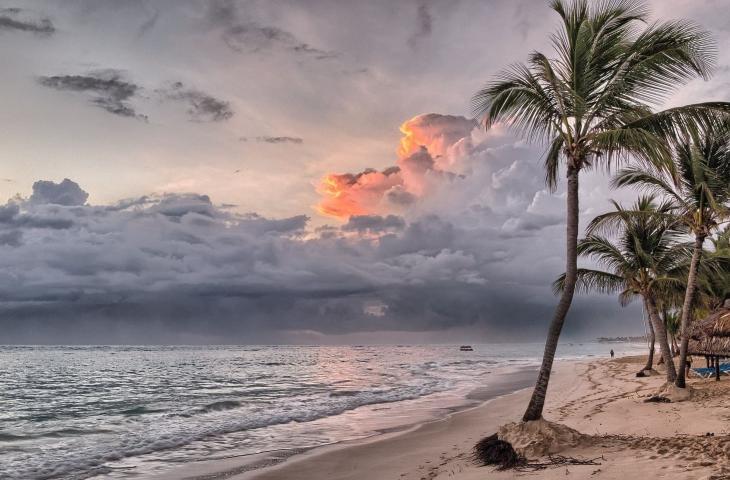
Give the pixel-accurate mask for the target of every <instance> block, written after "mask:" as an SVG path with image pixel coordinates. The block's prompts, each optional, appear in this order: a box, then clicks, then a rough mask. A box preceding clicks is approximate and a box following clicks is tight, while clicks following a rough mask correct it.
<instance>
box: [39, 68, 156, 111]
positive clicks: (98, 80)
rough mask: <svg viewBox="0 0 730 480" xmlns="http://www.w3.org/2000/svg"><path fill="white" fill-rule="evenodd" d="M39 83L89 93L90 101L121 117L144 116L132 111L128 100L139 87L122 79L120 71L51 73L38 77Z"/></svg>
mask: <svg viewBox="0 0 730 480" xmlns="http://www.w3.org/2000/svg"><path fill="white" fill-rule="evenodd" d="M38 81H39V83H40V84H41V85H43V86H44V87H49V88H54V89H56V90H65V91H70V92H81V93H86V94H88V95H90V97H91V98H90V101H91V103H93V104H94V105H96V106H97V107H99V108H103V109H104V110H106V111H107V112H109V113H113V114H114V115H120V116H123V117H137V118H145V117H144V116H143V115H140V114H138V113H137V112H135V111H134V108H132V107H131V106H130V104H129V100H130V99H131V98H132V97H133V96H134V95H135V93H137V91H138V90H139V89H140V87H139V85H136V84H134V83H132V82H130V81H127V80H125V79H124V77H123V75H122V73H121V72H119V71H116V70H104V71H99V72H91V73H89V74H87V75H53V76H46V77H40V78H39V79H38Z"/></svg>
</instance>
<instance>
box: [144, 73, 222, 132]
mask: <svg viewBox="0 0 730 480" xmlns="http://www.w3.org/2000/svg"><path fill="white" fill-rule="evenodd" d="M158 93H160V94H161V95H162V97H163V98H164V99H167V100H175V101H181V102H184V103H186V104H187V105H188V109H187V113H188V115H189V117H190V119H191V120H193V121H195V122H222V121H224V120H229V119H230V118H231V117H233V110H232V109H231V104H230V103H229V102H226V101H224V100H220V99H218V98H215V97H213V96H212V95H209V94H207V93H205V92H201V91H200V90H197V89H194V88H188V87H185V85H183V83H182V82H175V83H173V84H172V85H170V86H169V87H166V88H162V89H160V90H158Z"/></svg>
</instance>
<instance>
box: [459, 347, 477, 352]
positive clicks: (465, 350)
mask: <svg viewBox="0 0 730 480" xmlns="http://www.w3.org/2000/svg"><path fill="white" fill-rule="evenodd" d="M459 350H460V351H462V352H473V351H474V349H473V348H471V345H462V346H460V347H459Z"/></svg>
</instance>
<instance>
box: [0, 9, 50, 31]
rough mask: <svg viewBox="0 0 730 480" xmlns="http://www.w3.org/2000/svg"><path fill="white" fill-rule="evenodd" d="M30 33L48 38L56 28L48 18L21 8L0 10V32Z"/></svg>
mask: <svg viewBox="0 0 730 480" xmlns="http://www.w3.org/2000/svg"><path fill="white" fill-rule="evenodd" d="M2 30H5V31H19V32H30V33H35V34H38V35H43V36H49V35H52V34H54V33H55V32H56V27H55V26H54V25H53V22H51V20H50V19H49V18H46V17H44V16H42V15H40V14H38V13H36V12H33V11H31V10H26V9H23V8H2V9H0V31H2Z"/></svg>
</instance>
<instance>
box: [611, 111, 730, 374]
mask: <svg viewBox="0 0 730 480" xmlns="http://www.w3.org/2000/svg"><path fill="white" fill-rule="evenodd" d="M674 150H675V163H676V168H675V171H676V174H675V176H674V177H672V176H670V175H669V174H668V173H667V170H666V169H663V168H657V167H656V166H655V165H640V166H634V167H630V168H626V169H623V170H621V171H619V172H618V174H617V175H616V177H615V178H614V180H613V183H614V185H615V186H626V185H633V186H638V187H639V188H643V189H645V190H649V191H652V192H655V193H656V194H659V195H663V196H665V197H666V198H668V199H670V200H671V201H672V203H673V205H674V206H673V215H674V216H676V218H677V219H678V220H679V221H680V222H681V223H683V224H684V226H685V227H686V228H687V229H688V230H689V232H691V233H692V235H693V236H694V248H693V252H692V262H691V264H690V269H689V274H688V277H687V284H686V290H685V295H684V301H683V304H682V314H681V317H680V336H681V342H680V347H679V374H678V375H677V381H676V385H677V387H680V388H684V387H685V367H686V361H687V348H688V346H689V338H690V334H691V332H690V323H691V320H692V316H693V315H692V314H693V308H694V302H695V297H696V293H697V285H698V271H699V268H700V264H701V262H702V254H703V251H704V250H703V249H704V244H705V240H706V239H707V238H708V237H709V236H710V235H711V234H712V233H713V231H715V230H716V229H717V228H718V226H719V225H720V223H722V222H723V221H725V220H727V219H729V218H730V207H728V203H729V202H730V127H728V125H723V124H720V125H710V126H707V127H705V128H701V129H698V130H693V131H688V132H686V135H685V138H684V139H683V140H680V141H679V142H678V143H677V144H676V147H675V148H674Z"/></svg>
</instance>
